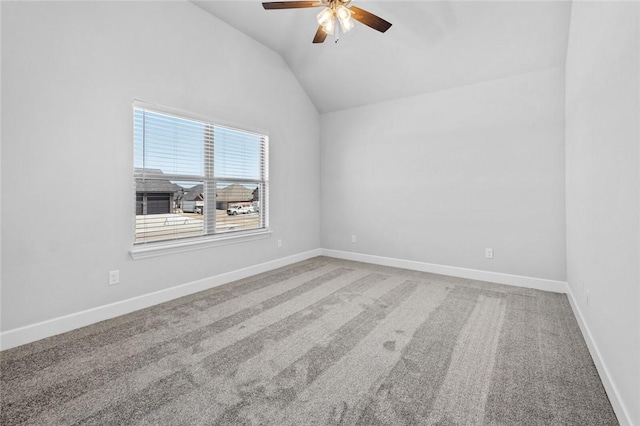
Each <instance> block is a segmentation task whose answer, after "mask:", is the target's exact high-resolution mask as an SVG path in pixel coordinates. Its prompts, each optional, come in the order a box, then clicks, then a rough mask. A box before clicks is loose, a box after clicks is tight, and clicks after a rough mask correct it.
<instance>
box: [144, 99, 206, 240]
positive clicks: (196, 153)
mask: <svg viewBox="0 0 640 426" xmlns="http://www.w3.org/2000/svg"><path fill="white" fill-rule="evenodd" d="M207 139H208V140H209V141H210V140H211V133H210V128H209V127H208V126H207V125H206V123H202V122H200V121H197V120H191V119H187V118H183V117H177V116H173V115H169V114H163V113H159V112H155V111H149V110H146V109H143V108H134V149H135V155H134V165H135V173H134V177H135V183H136V225H135V241H134V242H135V243H137V244H139V243H148V242H155V241H166V240H173V239H178V238H186V237H196V236H201V235H203V234H204V231H205V226H204V220H203V218H204V216H203V215H202V213H203V205H204V201H203V197H202V196H201V195H199V194H198V192H202V188H203V187H204V184H205V180H206V176H205V167H204V164H205V161H204V157H205V156H204V152H205V145H206V143H207ZM198 189H199V191H198ZM183 207H184V210H183Z"/></svg>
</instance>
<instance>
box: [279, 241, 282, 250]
mask: <svg viewBox="0 0 640 426" xmlns="http://www.w3.org/2000/svg"><path fill="white" fill-rule="evenodd" d="M281 247H282V240H278V248H281Z"/></svg>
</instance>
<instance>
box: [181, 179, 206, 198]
mask: <svg viewBox="0 0 640 426" xmlns="http://www.w3.org/2000/svg"><path fill="white" fill-rule="evenodd" d="M203 192H204V185H203V184H201V183H199V184H197V185H195V186H193V187H191V188H187V189H185V194H184V198H183V200H185V201H196V200H203V199H204V196H203Z"/></svg>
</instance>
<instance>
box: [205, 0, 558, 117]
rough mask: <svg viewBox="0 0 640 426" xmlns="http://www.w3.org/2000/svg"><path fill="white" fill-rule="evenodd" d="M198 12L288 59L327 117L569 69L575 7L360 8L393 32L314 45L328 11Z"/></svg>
mask: <svg viewBox="0 0 640 426" xmlns="http://www.w3.org/2000/svg"><path fill="white" fill-rule="evenodd" d="M194 3H195V4H196V5H198V6H199V7H201V8H202V9H204V10H205V11H207V12H209V13H211V14H213V15H214V16H216V17H218V18H219V19H221V20H222V21H225V22H226V23H228V24H229V25H231V26H233V27H235V28H237V29H238V30H240V31H241V32H243V33H245V34H247V35H249V36H250V37H252V38H254V39H255V40H257V41H259V42H260V43H262V44H264V45H266V46H267V47H269V48H271V49H273V50H275V51H276V52H278V53H280V55H282V57H283V58H284V60H285V61H286V63H287V64H288V65H289V67H290V68H291V70H292V72H293V73H294V74H295V76H296V77H297V79H298V81H299V82H300V84H301V85H302V87H303V88H304V90H305V91H306V92H307V94H308V96H309V97H310V98H311V101H312V102H313V103H314V104H315V106H316V108H317V109H318V111H319V112H321V113H325V112H331V111H337V110H341V109H346V108H351V107H356V106H361V105H367V104H371V103H376V102H381V101H386V100H390V99H397V98H401V97H405V96H412V95H418V94H421V93H425V92H431V91H437V90H443V89H448V88H452V87H458V86H463V85H467V84H473V83H477V82H480V81H487V80H493V79H496V78H501V77H505V76H509V75H514V74H520V73H526V72H531V71H536V70H542V69H545V68H550V67H556V66H563V65H564V62H565V57H566V52H567V37H568V31H569V19H570V13H571V3H570V2H568V1H555V2H550V1H544V2H537V1H519V2H518V1H510V2H505V1H500V2H486V1H471V2H459V1H437V2H436V1H409V2H404V1H367V0H354V2H353V4H354V5H357V6H359V7H361V8H363V9H366V10H368V11H370V12H372V13H374V14H376V15H378V16H380V17H382V18H384V19H386V20H387V21H389V22H391V23H392V24H393V26H392V27H391V28H390V29H389V30H388V31H387V32H386V33H384V34H382V33H379V32H377V31H375V30H372V29H370V28H369V27H366V26H364V25H362V24H360V23H356V27H355V28H354V29H353V30H351V31H350V32H348V33H347V34H344V35H342V36H341V37H340V41H339V43H337V44H336V43H334V42H333V39H332V38H331V37H328V38H327V41H325V43H324V44H312V43H311V40H312V39H313V36H314V34H315V31H316V28H317V22H316V15H317V14H318V12H319V11H320V10H322V9H320V8H313V9H293V10H291V9H288V10H268V11H267V10H264V9H263V8H262V5H261V2H259V1H238V0H235V1H194ZM265 84H268V82H265Z"/></svg>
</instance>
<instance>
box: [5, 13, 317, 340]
mask: <svg viewBox="0 0 640 426" xmlns="http://www.w3.org/2000/svg"><path fill="white" fill-rule="evenodd" d="M1 7H2V66H3V68H2V122H3V124H4V126H3V127H2V205H3V207H4V208H3V212H2V253H3V258H2V330H12V329H14V328H16V327H21V326H25V325H29V324H34V323H37V322H39V321H43V320H48V319H51V318H56V317H59V316H62V315H66V314H71V313H75V312H79V311H82V310H84V309H89V308H93V307H97V306H102V305H105V304H107V303H111V302H116V301H120V300H124V299H127V298H131V297H134V296H137V295H143V294H147V293H151V292H154V291H158V290H161V289H165V288H168V287H172V286H176V285H178V284H182V283H187V282H191V281H194V280H198V279H202V278H206V277H210V276H214V275H218V274H221V273H224V272H227V271H235V270H238V269H240V268H244V267H247V266H251V265H255V264H259V263H262V262H266V261H270V260H273V259H277V258H282V257H285V256H288V255H292V254H296V253H302V252H305V251H307V250H311V249H316V248H318V247H319V232H318V229H319V213H318V210H319V205H318V199H317V197H313V196H311V197H308V194H309V193H311V194H314V193H317V191H318V188H319V164H318V156H319V147H318V142H319V118H318V113H317V111H316V110H315V108H314V107H313V105H312V104H311V103H310V101H309V100H308V98H307V96H306V95H305V93H304V91H303V90H302V89H301V87H300V86H299V84H298V82H297V80H296V79H295V78H294V76H293V75H292V73H291V72H290V70H289V68H288V67H287V65H286V64H285V63H284V61H283V60H282V58H281V57H280V56H279V55H278V54H276V53H274V52H273V51H271V50H269V49H267V48H266V47H264V46H262V45H260V44H258V43H257V42H255V41H254V40H252V39H251V38H249V37H247V36H245V35H243V34H241V33H239V32H238V31H236V30H234V29H232V28H231V27H229V26H227V25H226V24H224V23H222V22H221V21H219V20H217V19H216V18H214V17H212V16H211V15H209V14H207V13H206V12H204V11H202V10H201V9H199V8H197V7H196V6H194V5H193V4H191V3H188V2H70V3H63V2H43V3H32V2H22V3H11V2H2V6H1ZM134 99H139V100H142V101H145V102H149V103H157V104H163V105H167V106H171V107H175V108H179V109H181V110H185V111H189V112H192V113H195V114H200V115H204V116H208V117H211V118H213V119H217V120H219V121H221V122H223V123H226V124H233V125H236V126H240V127H245V128H249V129H253V130H261V131H266V132H268V133H269V135H270V144H271V145H270V151H271V174H270V178H271V186H270V189H271V191H270V200H271V206H272V207H271V211H270V217H271V228H272V229H273V231H274V234H273V236H272V238H268V239H264V240H260V241H254V242H247V243H241V244H233V245H228V246H224V247H218V248H210V249H206V250H200V251H191V252H187V253H183V254H179V255H172V256H163V257H156V258H152V259H145V260H137V261H133V260H131V258H130V257H129V249H130V248H131V246H132V230H133V214H132V212H133V204H132V202H133V182H132V170H133V151H132V150H133V143H132V101H133V100H134ZM302 199H304V204H305V206H306V208H305V211H304V213H305V214H298V213H299V212H293V211H292V210H291V205H292V204H295V203H296V200H302ZM278 238H281V239H282V240H283V248H281V249H277V248H276V239H278ZM112 269H119V270H120V279H121V284H120V285H117V286H112V287H108V286H107V271H108V270H112Z"/></svg>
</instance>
